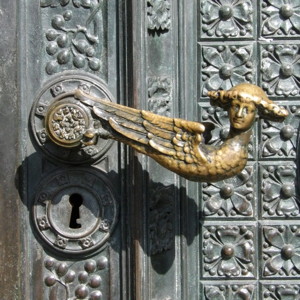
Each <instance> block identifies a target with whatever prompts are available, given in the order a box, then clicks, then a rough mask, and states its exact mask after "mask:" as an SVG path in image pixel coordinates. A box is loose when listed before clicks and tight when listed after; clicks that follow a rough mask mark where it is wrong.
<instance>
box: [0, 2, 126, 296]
mask: <svg viewBox="0 0 300 300" xmlns="http://www.w3.org/2000/svg"><path fill="white" fill-rule="evenodd" d="M125 8H126V4H123V3H119V2H118V1H114V0H113V1H106V0H104V1H102V0H99V1H98V0H91V1H90V0H71V1H68V0H67V1H59V0H50V1H49V0H36V1H22V3H21V2H17V1H16V2H14V1H11V2H9V3H2V4H1V25H3V28H7V31H6V33H5V37H4V38H3V43H1V55H2V56H1V59H3V66H4V68H3V74H2V75H1V76H2V77H1V108H2V107H3V113H4V114H5V118H2V119H1V125H2V128H3V130H2V131H1V132H3V134H2V137H3V139H1V141H3V142H1V145H2V146H3V147H2V151H1V154H2V153H3V155H1V157H2V158H1V159H3V161H2V160H1V161H2V165H3V166H4V167H3V170H4V172H3V175H1V205H2V204H3V209H1V233H3V234H1V248H3V249H4V252H3V255H1V274H2V275H3V276H1V277H2V279H3V281H2V282H1V289H2V291H1V295H2V296H1V298H3V299H60V300H62V299H120V298H123V296H124V297H125V295H126V293H127V288H126V286H127V278H129V277H128V276H127V275H126V274H125V273H126V270H127V268H126V266H125V265H126V259H124V260H123V258H122V251H123V248H124V249H126V244H127V242H126V240H127V235H126V234H125V231H124V232H122V231H123V230H127V228H126V226H124V225H123V222H125V215H126V213H125V212H123V205H125V206H124V208H125V207H127V205H126V201H127V198H126V196H125V189H124V187H125V181H123V179H122V178H123V175H122V174H124V172H123V171H121V167H122V165H123V164H124V159H123V155H121V153H123V152H122V150H121V148H120V147H118V145H117V144H116V143H115V144H112V143H110V142H106V141H103V140H102V141H99V143H100V144H99V145H98V146H100V147H99V148H98V149H96V148H94V147H92V146H86V147H84V148H81V149H77V150H74V147H73V145H72V144H70V148H68V149H66V150H64V149H63V148H62V147H60V145H59V143H57V144H55V143H53V142H52V141H51V140H49V139H48V136H47V134H46V132H45V131H44V129H43V124H44V117H45V113H44V112H45V109H46V108H47V107H48V106H49V105H50V106H51V104H52V103H53V101H54V99H56V98H57V97H64V96H65V95H66V94H67V93H68V92H70V91H72V90H74V88H79V89H82V90H85V91H87V92H88V93H91V94H96V95H97V94H98V95H101V94H102V95H103V94H104V95H105V96H108V97H109V98H110V99H111V101H116V99H124V90H123V75H124V73H123V64H124V63H123V57H124V56H123V53H125V52H124V48H123V27H122V26H123V21H122V17H123V11H124V10H125ZM6 15H7V16H8V17H6ZM2 16H4V18H3V19H2ZM17 18H18V20H17ZM2 20H3V21H2ZM2 22H3V24H2ZM16 34H18V39H17V36H16ZM17 41H18V42H17ZM118 53H121V54H122V55H118ZM2 91H4V93H3V94H2ZM118 101H119V102H120V100H118ZM34 103H35V104H36V105H35V106H34V108H32V111H31V107H32V106H33V104H34ZM55 109H56V110H55V112H54V114H55V116H54V118H53V119H52V121H51V122H52V123H51V126H52V127H51V128H52V129H53V130H54V131H53V134H57V136H59V138H60V139H62V140H63V141H67V143H69V142H71V141H73V140H74V139H76V138H78V134H80V132H82V130H83V128H85V126H88V127H90V126H97V124H88V115H87V114H86V112H85V111H84V110H81V109H79V110H77V109H76V108H74V107H73V106H72V104H70V103H65V105H63V106H59V107H56V108H55ZM30 111H31V118H29V116H30ZM17 121H18V122H17ZM17 124H18V125H17ZM49 124H50V123H49ZM9 127H10V131H11V133H8V131H9V130H8V128H9ZM41 149H42V150H44V151H41ZM78 150H79V151H78ZM99 150H100V151H99ZM13 173H15V174H13ZM14 177H15V178H14ZM8 182H9V183H8ZM7 183H8V184H7ZM14 185H16V187H18V188H19V195H20V199H19V200H17V198H18V197H17V196H16V191H15V190H14V187H13V186H14ZM121 199H123V200H122V201H120V200H121ZM125 210H126V209H125ZM122 228H123V229H122ZM123 264H124V265H123ZM123 272H124V273H123ZM2 283H3V284H2ZM125 298H126V297H125Z"/></svg>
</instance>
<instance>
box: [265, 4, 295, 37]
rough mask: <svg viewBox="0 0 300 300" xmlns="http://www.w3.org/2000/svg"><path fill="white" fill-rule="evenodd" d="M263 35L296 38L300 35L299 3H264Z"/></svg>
mask: <svg viewBox="0 0 300 300" xmlns="http://www.w3.org/2000/svg"><path fill="white" fill-rule="evenodd" d="M261 6H262V20H263V22H262V26H261V34H262V35H263V36H266V37H269V36H270V37H278V38H280V37H286V36H290V37H294V36H296V35H299V34H300V6H299V2H298V1H286V0H264V1H262V4H261Z"/></svg>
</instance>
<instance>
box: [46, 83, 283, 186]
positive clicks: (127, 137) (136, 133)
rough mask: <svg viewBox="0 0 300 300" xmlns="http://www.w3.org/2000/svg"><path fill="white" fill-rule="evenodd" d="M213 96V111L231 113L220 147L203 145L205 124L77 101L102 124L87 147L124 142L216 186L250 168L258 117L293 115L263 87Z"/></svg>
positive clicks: (86, 139) (88, 136)
mask: <svg viewBox="0 0 300 300" xmlns="http://www.w3.org/2000/svg"><path fill="white" fill-rule="evenodd" d="M208 96H209V97H210V99H211V104H212V105H215V106H220V107H222V108H223V109H226V110H227V111H228V114H229V119H230V131H229V134H228V137H227V138H226V140H225V141H224V142H223V144H221V145H220V146H211V145H207V144H205V143H204V138H203V134H205V131H206V130H208V126H207V125H206V124H205V123H203V124H202V123H198V122H193V121H187V120H183V119H178V118H169V117H165V116H160V115H156V114H153V113H151V112H149V111H145V110H138V109H134V108H130V107H126V106H123V105H120V104H116V103H112V102H110V101H107V100H106V99H100V98H97V97H94V96H91V95H89V94H86V93H84V92H83V91H82V90H79V89H78V90H76V91H75V92H74V98H75V99H77V100H79V101H80V103H81V105H82V104H84V105H86V106H87V107H90V109H91V110H92V112H93V118H95V119H98V120H100V121H101V124H102V127H101V128H99V129H97V130H94V131H93V130H87V131H86V133H85V134H84V136H83V139H82V143H86V144H91V143H94V141H95V137H97V136H98V137H100V138H105V139H107V138H109V139H114V140H117V141H121V142H123V143H125V144H127V145H129V146H131V147H133V148H134V149H136V150H137V151H139V152H141V153H143V154H145V155H148V156H150V157H151V158H153V159H154V160H156V161H157V162H158V163H159V164H161V165H162V166H163V167H165V168H167V169H169V170H171V171H173V172H175V173H177V174H178V175H180V176H183V177H185V178H186V179H188V180H192V181H205V182H214V181H219V180H223V179H226V178H229V177H232V176H234V175H236V174H238V173H240V172H241V171H242V170H243V169H244V167H245V165H246V163H247V158H248V143H249V139H250V137H251V133H252V130H251V128H252V125H253V123H254V121H255V119H256V115H259V116H260V117H262V118H266V119H269V120H273V121H282V120H283V119H284V118H285V117H286V116H287V115H288V112H287V110H285V109H284V108H283V107H280V106H278V105H277V104H275V103H274V102H272V101H271V100H270V99H268V97H267V95H266V94H265V92H264V91H263V90H262V89H261V88H260V87H258V86H255V85H252V84H249V83H243V84H240V85H237V86H235V87H233V88H232V89H230V90H229V91H210V92H208ZM50 113H51V112H50ZM68 145H69V143H68ZM68 145H66V147H68Z"/></svg>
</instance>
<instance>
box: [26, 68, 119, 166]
mask: <svg viewBox="0 0 300 300" xmlns="http://www.w3.org/2000/svg"><path fill="white" fill-rule="evenodd" d="M78 89H79V90H82V91H83V92H84V93H86V94H90V95H93V96H96V97H99V98H105V99H107V100H109V101H113V97H112V95H111V94H110V92H109V91H108V89H107V87H106V85H105V84H104V83H103V82H101V81H100V80H99V78H96V77H94V76H92V75H91V74H87V73H73V72H67V73H64V74H63V75H59V76H57V77H55V78H54V79H53V80H51V81H50V82H49V83H47V84H46V85H45V87H44V88H43V89H42V91H41V92H40V93H39V94H38V96H37V99H36V100H35V102H34V105H33V107H32V111H31V129H32V134H33V137H34V140H35V143H36V144H37V145H38V146H39V148H40V149H42V151H43V152H44V153H45V154H46V157H47V158H49V159H51V160H54V161H55V162H62V163H69V164H85V163H92V162H95V161H97V160H98V159H99V158H100V157H101V156H103V155H104V154H105V153H106V152H107V151H108V149H109V147H110V146H111V144H112V143H113V142H112V140H106V139H101V138H99V137H97V136H96V135H94V134H93V133H94V132H96V131H97V130H99V129H101V127H102V125H101V122H100V121H98V120H95V119H93V118H92V115H91V111H90V110H89V109H88V108H87V107H86V106H85V105H83V104H82V103H81V102H80V101H79V100H77V99H75V98H74V93H75V91H76V90H78ZM89 136H92V138H90V140H88V142H86V141H84V140H85V139H89Z"/></svg>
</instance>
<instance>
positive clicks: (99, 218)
mask: <svg viewBox="0 0 300 300" xmlns="http://www.w3.org/2000/svg"><path fill="white" fill-rule="evenodd" d="M39 186H40V188H39V191H38V192H37V194H36V197H35V201H34V205H33V210H32V212H33V219H34V224H35V226H36V229H37V232H38V233H39V235H40V237H41V238H42V239H43V240H44V241H45V242H46V243H47V244H48V245H50V246H51V248H53V249H55V250H56V251H59V252H61V253H63V254H74V255H77V254H86V253H90V252H93V251H95V250H97V249H99V248H101V247H102V246H103V245H105V242H106V241H107V239H108V238H109V236H110V234H111V232H112V230H113V228H114V226H115V224H116V221H117V211H118V209H117V202H116V199H115V197H114V194H113V192H112V189H111V187H110V184H109V182H108V181H107V179H106V177H105V176H104V175H103V174H102V173H101V172H100V171H98V170H95V169H92V168H72V169H67V170H65V171H57V172H55V173H53V174H51V175H49V176H48V177H47V178H45V179H44V180H42V182H41V183H40V184H39Z"/></svg>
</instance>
